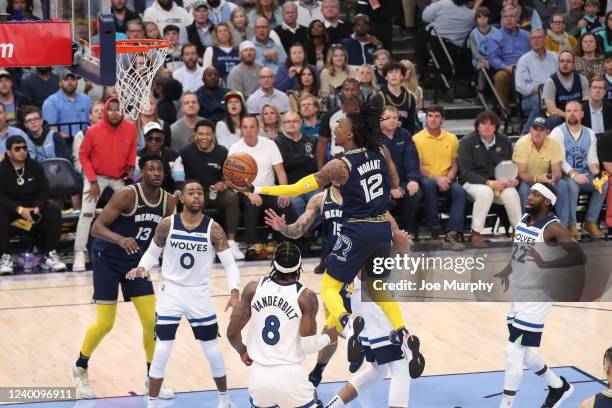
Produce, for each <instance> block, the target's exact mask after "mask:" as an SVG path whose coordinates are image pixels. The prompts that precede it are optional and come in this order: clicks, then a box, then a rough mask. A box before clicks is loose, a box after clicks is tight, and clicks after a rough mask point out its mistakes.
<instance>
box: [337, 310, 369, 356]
mask: <svg viewBox="0 0 612 408" xmlns="http://www.w3.org/2000/svg"><path fill="white" fill-rule="evenodd" d="M364 326H365V321H364V320H363V317H361V316H355V315H350V316H349V318H348V321H347V322H346V324H345V325H344V329H343V330H342V334H343V335H344V338H345V339H346V348H347V349H346V356H347V359H348V361H349V363H356V362H358V361H359V360H360V359H361V358H362V354H363V345H362V344H361V340H360V339H359V334H361V331H362V330H363V328H364Z"/></svg>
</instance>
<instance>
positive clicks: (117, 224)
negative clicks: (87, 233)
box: [72, 154, 176, 398]
mask: <svg viewBox="0 0 612 408" xmlns="http://www.w3.org/2000/svg"><path fill="white" fill-rule="evenodd" d="M138 165H139V167H140V170H141V173H142V182H141V183H138V184H135V185H132V186H128V187H126V188H124V189H123V190H121V191H120V192H117V193H115V194H114V195H113V197H112V198H111V200H110V202H109V203H108V204H107V205H106V207H104V210H103V211H102V214H101V215H100V216H99V217H98V219H97V220H96V222H95V223H94V225H93V227H92V229H91V233H92V235H93V236H94V237H95V240H94V243H93V247H92V252H93V258H92V259H93V283H94V294H93V300H94V302H95V303H96V313H97V317H96V321H95V323H94V324H93V325H92V326H91V327H89V329H88V330H87V334H86V335H85V339H84V340H83V345H82V346H81V350H80V355H79V358H78V360H77V362H76V364H75V366H73V368H72V372H73V376H74V382H75V386H76V390H77V394H78V396H79V397H81V398H95V393H94V392H93V390H92V388H91V386H90V384H89V378H88V372H87V367H88V362H89V358H90V357H91V355H92V353H93V351H94V350H95V348H96V347H97V346H98V344H99V343H100V342H101V341H102V339H103V338H104V336H106V334H108V333H109V332H110V330H111V329H112V327H113V324H114V321H115V315H116V312H117V298H118V295H119V287H120V286H121V289H122V292H123V297H124V299H125V300H126V301H129V300H132V301H133V303H134V307H135V308H136V311H137V312H138V317H139V318H140V321H141V323H142V327H143V342H144V347H145V353H146V357H147V377H146V379H145V387H146V388H145V389H148V371H149V366H150V363H151V361H152V359H153V352H154V348H155V338H154V325H155V295H154V292H153V284H152V283H151V282H150V281H145V280H139V281H129V280H127V279H125V274H126V273H127V271H129V270H130V269H132V268H134V267H136V266H137V265H138V261H139V260H140V257H141V256H142V254H143V253H144V251H145V250H146V249H147V247H148V246H149V243H150V242H151V239H152V238H153V233H154V232H155V228H156V227H157V224H159V222H160V221H161V220H162V218H163V217H165V216H166V215H168V214H171V213H173V212H174V209H175V207H176V199H175V198H174V197H173V196H172V195H170V194H169V193H167V192H166V191H164V190H162V189H161V187H160V186H161V183H162V181H163V179H164V165H163V163H162V161H161V158H160V157H159V156H158V155H153V154H145V155H142V156H141V157H140V160H139V163H138ZM162 394H163V397H164V398H172V397H173V394H172V392H171V391H169V390H167V389H165V390H164V391H163V393H162Z"/></svg>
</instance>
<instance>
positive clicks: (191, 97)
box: [170, 92, 204, 152]
mask: <svg viewBox="0 0 612 408" xmlns="http://www.w3.org/2000/svg"><path fill="white" fill-rule="evenodd" d="M180 103H181V113H182V114H183V117H182V118H180V119H179V120H177V121H176V122H174V123H173V124H172V126H171V127H170V129H171V130H172V150H174V151H175V152H178V151H180V150H181V149H182V148H183V147H184V146H186V145H188V144H189V143H191V142H192V141H193V140H191V137H192V136H193V134H194V132H195V125H196V123H198V121H200V120H202V119H204V118H202V117H200V116H198V111H199V110H200V104H199V103H198V97H197V96H196V94H195V93H193V92H185V93H184V94H183V96H181V100H180Z"/></svg>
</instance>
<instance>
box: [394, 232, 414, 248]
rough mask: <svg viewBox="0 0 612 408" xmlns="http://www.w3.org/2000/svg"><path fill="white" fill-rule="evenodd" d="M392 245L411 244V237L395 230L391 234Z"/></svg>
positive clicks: (406, 233)
mask: <svg viewBox="0 0 612 408" xmlns="http://www.w3.org/2000/svg"><path fill="white" fill-rule="evenodd" d="M393 243H395V244H398V245H401V244H404V245H405V244H412V235H410V234H409V233H408V232H406V231H404V230H397V231H395V232H394V233H393Z"/></svg>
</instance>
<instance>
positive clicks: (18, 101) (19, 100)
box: [0, 69, 32, 126]
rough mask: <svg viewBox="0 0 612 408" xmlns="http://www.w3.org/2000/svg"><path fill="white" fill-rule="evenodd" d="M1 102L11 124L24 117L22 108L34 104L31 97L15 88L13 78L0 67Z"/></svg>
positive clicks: (13, 124)
mask: <svg viewBox="0 0 612 408" xmlns="http://www.w3.org/2000/svg"><path fill="white" fill-rule="evenodd" d="M0 102H1V103H2V104H3V105H4V112H5V113H6V120H7V122H8V124H9V125H11V126H15V125H16V124H17V123H18V122H21V120H22V119H23V117H22V116H21V108H22V107H24V106H26V105H31V104H32V101H30V97H28V96H26V95H24V94H22V93H21V92H18V91H15V90H13V79H12V78H11V74H10V73H9V72H8V71H7V70H5V69H0Z"/></svg>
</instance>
